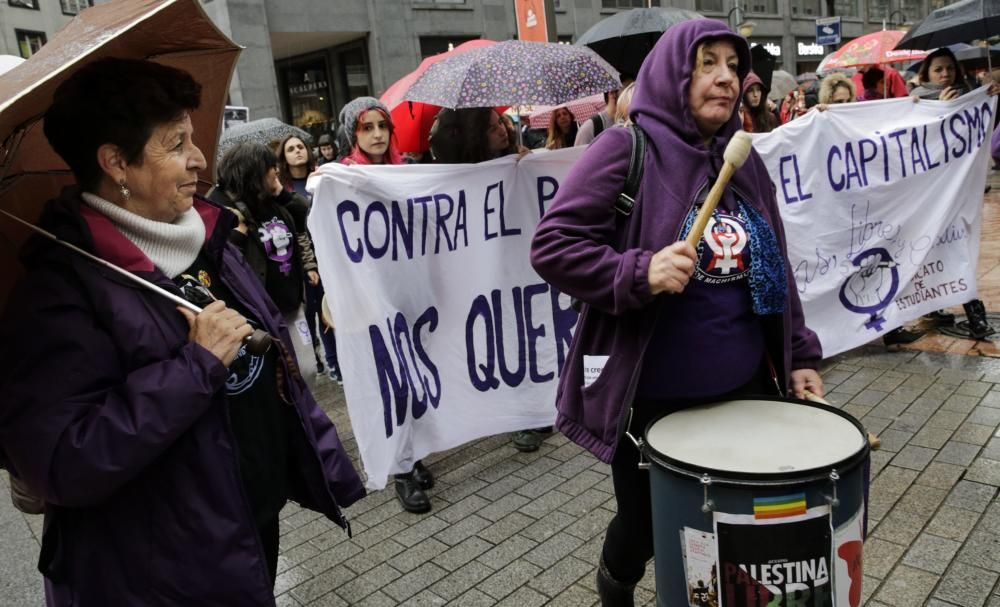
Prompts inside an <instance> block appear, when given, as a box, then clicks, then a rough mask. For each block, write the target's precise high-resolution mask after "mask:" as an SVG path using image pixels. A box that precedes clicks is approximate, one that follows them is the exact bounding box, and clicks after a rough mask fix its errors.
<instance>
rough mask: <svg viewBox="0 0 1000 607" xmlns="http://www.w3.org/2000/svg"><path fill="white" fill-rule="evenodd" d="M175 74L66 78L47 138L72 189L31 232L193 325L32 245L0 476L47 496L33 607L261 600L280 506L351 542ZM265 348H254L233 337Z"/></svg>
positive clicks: (1, 329) (146, 69)
mask: <svg viewBox="0 0 1000 607" xmlns="http://www.w3.org/2000/svg"><path fill="white" fill-rule="evenodd" d="M200 89H201V87H200V85H199V84H198V83H197V82H195V81H194V79H193V78H191V76H190V75H189V74H187V73H186V72H182V71H179V70H176V69H173V68H170V67H166V66H162V65H158V64H154V63H150V62H146V61H134V60H118V59H105V60H100V61H96V62H94V63H91V64H89V65H87V66H86V67H83V68H81V69H80V70H79V71H77V72H76V73H75V74H74V75H73V76H71V77H70V78H69V79H67V80H66V81H65V82H64V83H63V84H62V85H61V86H60V87H59V88H58V89H57V90H56V91H55V95H54V99H55V100H54V102H53V104H52V106H51V107H50V108H49V109H48V111H47V112H46V114H45V135H46V137H47V138H48V140H49V143H50V144H51V145H52V147H53V148H54V149H55V151H56V152H57V153H58V154H59V155H60V156H61V157H62V158H63V159H64V160H65V161H66V163H67V164H68V165H69V167H70V168H71V169H72V171H73V174H74V176H75V177H76V181H77V186H76V187H70V188H67V189H66V190H65V191H64V192H63V194H62V195H61V196H60V198H58V199H57V200H53V201H50V202H49V203H48V204H47V205H46V207H45V211H44V213H43V216H42V219H41V223H42V225H43V226H44V227H45V228H47V229H48V230H49V231H51V232H53V233H55V234H57V235H58V236H59V237H60V238H62V239H63V240H65V241H68V242H71V243H73V244H75V245H77V246H78V247H81V248H83V249H85V250H87V251H89V252H91V253H93V254H95V255H97V256H98V257H101V258H103V259H105V260H107V261H109V262H112V263H114V264H117V265H118V266H121V267H124V268H125V269H126V270H129V271H131V272H133V273H135V274H136V275H138V276H140V277H142V278H145V279H146V280H149V281H151V282H153V283H155V284H157V285H158V286H160V287H162V288H163V289H166V290H168V291H170V292H173V293H175V294H177V295H179V296H182V297H185V298H187V299H189V300H191V301H193V302H194V303H197V304H198V305H200V306H202V307H204V311H203V312H202V313H201V314H198V315H197V316H196V315H194V314H193V313H191V312H189V311H187V310H185V309H181V308H179V307H177V306H176V305H175V304H173V303H172V302H170V301H169V300H167V299H166V298H164V297H162V296H160V295H157V294H154V293H151V292H150V291H148V290H145V289H142V288H139V287H137V286H136V285H135V284H134V283H132V282H130V281H127V280H124V279H123V278H121V277H118V276H117V275H115V274H113V273H110V272H109V271H107V270H105V269H103V268H102V267H101V266H99V265H97V264H96V263H94V262H91V261H89V260H87V259H85V258H83V257H82V256H79V255H77V254H75V253H73V252H70V251H68V250H66V249H64V248H62V247H60V246H57V245H55V244H53V243H50V242H49V241H38V242H34V243H32V244H30V245H29V246H28V247H27V251H26V255H25V258H24V261H25V267H26V269H27V274H26V276H25V278H24V280H23V281H22V282H21V283H20V284H19V286H18V287H17V289H16V291H15V293H14V294H13V295H12V297H11V299H10V301H9V303H8V306H7V309H6V312H5V316H4V318H3V320H2V322H0V343H3V344H5V346H4V348H3V349H2V352H0V393H2V394H3V395H4V397H3V400H2V401H0V464H2V465H3V466H4V467H5V468H7V469H8V470H10V472H11V474H13V475H15V476H16V477H18V478H20V479H21V481H23V483H24V484H25V485H27V486H28V487H29V488H30V489H31V490H32V491H33V492H34V493H35V494H36V495H37V496H39V497H40V498H42V499H44V501H45V502H46V505H45V531H44V533H43V537H42V549H41V557H40V560H39V569H40V570H41V572H42V573H43V574H44V576H45V580H46V594H47V598H48V604H49V605H54V606H68V605H74V606H79V607H87V606H97V605H101V606H104V605H136V606H139V605H164V606H165V605H190V606H197V605H247V606H273V605H274V604H275V601H274V593H273V586H274V578H275V570H276V566H277V556H278V513H279V511H280V510H281V508H282V507H283V506H284V504H285V502H286V501H287V500H288V499H293V500H295V501H297V502H299V503H300V504H302V505H303V506H305V507H307V508H311V509H314V510H317V511H319V512H321V513H323V514H325V515H326V516H327V517H328V518H329V519H331V520H332V521H333V522H334V523H336V524H338V525H340V526H341V527H344V528H346V529H348V530H349V526H348V524H347V520H346V518H345V516H344V515H343V514H342V512H341V508H342V507H346V506H348V505H350V504H351V503H352V502H354V501H356V500H358V499H360V498H361V497H362V496H363V495H364V488H363V487H362V485H361V482H360V479H359V478H358V475H357V472H356V471H355V470H354V467H353V466H352V464H351V461H350V459H349V458H348V457H347V455H346V454H345V452H344V449H343V446H342V445H341V443H340V439H339V438H338V437H337V431H336V429H335V428H334V426H333V424H332V423H331V422H330V420H329V418H327V417H326V415H325V414H324V413H323V411H322V410H320V409H319V407H318V406H317V404H316V402H315V401H314V400H313V398H312V396H311V395H310V394H309V392H308V390H307V389H306V387H305V384H304V383H303V381H302V377H301V376H300V375H299V373H298V368H297V365H296V362H295V360H294V357H293V356H292V355H291V354H289V352H291V351H292V349H291V345H290V341H289V335H288V332H287V330H286V327H285V326H284V324H283V323H282V321H281V316H280V314H279V312H278V310H277V308H276V307H275V306H274V304H273V303H272V301H271V300H270V298H268V296H267V294H266V293H265V292H264V290H263V288H262V286H261V284H260V282H259V281H258V280H257V278H256V276H255V275H254V274H253V273H252V271H251V270H250V268H249V267H248V266H247V265H246V263H245V262H244V261H243V258H242V256H240V255H239V253H238V252H237V251H236V249H235V248H234V247H233V246H232V245H230V244H229V243H228V237H229V233H230V231H231V230H232V229H233V226H234V225H235V223H236V218H235V216H234V215H233V214H232V213H230V212H227V211H225V210H223V209H222V208H220V207H219V206H216V205H214V204H212V203H209V202H207V201H205V200H204V199H202V198H199V197H198V196H197V195H196V193H195V190H196V186H197V182H198V173H199V171H202V170H203V169H205V166H206V163H205V158H204V156H203V155H202V153H201V151H200V150H199V149H198V148H197V146H195V144H194V142H193V141H192V133H193V129H192V125H191V117H190V112H193V111H194V110H195V109H196V108H197V107H198V104H199V97H200ZM255 328H260V329H262V330H264V331H266V332H267V333H269V334H271V335H272V336H275V337H274V339H275V343H274V346H273V347H271V348H270V350H269V351H268V352H266V353H265V354H255V353H251V352H248V351H247V349H246V348H244V347H243V344H242V340H243V338H245V337H246V336H247V335H249V334H250V333H251V332H252V331H253V330H254V329H255Z"/></svg>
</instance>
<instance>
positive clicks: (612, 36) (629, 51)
mask: <svg viewBox="0 0 1000 607" xmlns="http://www.w3.org/2000/svg"><path fill="white" fill-rule="evenodd" d="M704 18H705V17H704V16H702V15H701V14H699V13H696V12H694V11H689V10H684V9H679V8H672V7H663V8H633V9H632V10H628V11H622V12H620V13H615V14H614V15H612V16H610V17H608V18H607V19H602V20H601V21H598V22H597V23H595V24H594V26H593V27H591V28H590V29H589V30H587V31H586V32H584V33H583V35H582V36H580V38H579V39H578V40H577V41H576V44H578V45H581V46H587V47H590V48H592V49H593V50H594V52H596V53H597V54H598V55H600V56H601V57H603V58H604V60H605V61H607V62H608V63H610V64H611V65H613V66H614V67H615V69H617V70H618V71H619V72H621V73H623V74H626V75H629V76H632V77H633V78H634V77H635V75H636V74H638V73H639V68H640V67H641V66H642V62H643V60H644V59H645V58H646V55H648V54H649V51H650V50H652V48H653V45H655V44H656V41H657V40H659V39H660V36H661V35H662V34H663V32H665V31H667V29H669V28H670V26H672V25H674V24H675V23H680V22H681V21H688V20H689V19H704Z"/></svg>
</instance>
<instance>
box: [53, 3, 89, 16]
mask: <svg viewBox="0 0 1000 607" xmlns="http://www.w3.org/2000/svg"><path fill="white" fill-rule="evenodd" d="M59 5H60V6H61V7H62V14H64V15H79V14H80V11H82V10H83V9H85V8H87V7H90V6H93V5H94V2H93V0H59Z"/></svg>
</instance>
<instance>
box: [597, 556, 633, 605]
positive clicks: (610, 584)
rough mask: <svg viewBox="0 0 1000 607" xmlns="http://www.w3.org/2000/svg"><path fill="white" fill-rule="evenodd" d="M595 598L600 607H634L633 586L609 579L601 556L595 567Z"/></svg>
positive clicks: (609, 576)
mask: <svg viewBox="0 0 1000 607" xmlns="http://www.w3.org/2000/svg"><path fill="white" fill-rule="evenodd" d="M597 596H599V597H600V598H601V607H635V584H632V585H626V584H623V583H621V582H619V581H618V580H616V579H615V578H613V577H611V572H610V571H608V567H607V565H605V564H604V555H603V554H602V555H601V563H600V565H598V566H597Z"/></svg>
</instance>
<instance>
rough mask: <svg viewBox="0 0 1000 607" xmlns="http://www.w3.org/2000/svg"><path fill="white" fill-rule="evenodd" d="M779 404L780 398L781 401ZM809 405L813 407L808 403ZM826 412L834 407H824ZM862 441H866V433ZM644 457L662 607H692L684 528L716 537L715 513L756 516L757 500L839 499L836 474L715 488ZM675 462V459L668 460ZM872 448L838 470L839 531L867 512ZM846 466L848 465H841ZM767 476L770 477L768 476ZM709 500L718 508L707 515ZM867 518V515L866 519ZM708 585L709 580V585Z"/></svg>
mask: <svg viewBox="0 0 1000 607" xmlns="http://www.w3.org/2000/svg"><path fill="white" fill-rule="evenodd" d="M775 400H776V399H775ZM805 406H813V405H812V404H808V403H807V404H805ZM821 408H824V409H830V410H831V411H836V410H834V409H832V408H828V407H821ZM836 413H837V414H838V415H841V416H844V417H847V418H848V419H851V420H852V421H853V422H854V424H855V425H856V426H857V427H858V429H859V432H862V430H861V426H860V424H858V423H857V421H856V420H853V418H851V417H850V416H848V415H847V414H845V413H843V412H841V411H836ZM662 417H664V416H660V417H658V418H656V419H654V420H653V421H651V422H650V424H649V426H648V427H647V432H646V436H648V428H649V427H651V426H652V425H653V424H655V423H656V422H657V421H659V420H660V419H662ZM862 436H864V434H863V432H862ZM643 453H644V455H645V456H646V458H647V459H649V460H650V462H651V465H650V468H649V478H650V494H651V499H652V515H653V548H654V553H655V555H656V556H655V559H654V562H655V569H656V595H657V605H658V606H659V607H688V606H689V605H690V603H689V597H688V586H687V579H686V568H685V562H684V555H683V549H682V540H681V531H682V529H683V528H684V527H689V528H692V529H697V530H700V531H704V532H706V533H714V525H713V511H714V512H725V513H729V514H747V515H752V514H753V513H754V498H755V497H756V498H761V497H778V496H785V495H789V494H798V493H804V494H805V496H806V506H807V508H814V507H817V506H825V505H827V504H828V503H830V500H831V499H832V498H833V495H834V483H833V481H831V480H830V478H829V472H832V471H833V470H834V469H835V466H834V465H831V467H830V469H829V470H827V471H825V472H823V471H819V470H810V471H802V472H800V473H798V474H795V473H789V474H787V475H783V476H787V478H783V479H782V478H773V477H772V478H766V479H761V480H754V478H752V477H753V475H738V476H739V477H738V478H727V477H725V476H724V473H717V474H715V475H713V474H708V477H709V478H710V479H711V483H710V484H708V485H705V484H703V483H702V480H701V479H702V478H703V477H704V476H705V474H706V471H704V470H699V469H694V467H692V468H691V469H685V467H684V466H683V464H680V463H678V462H676V461H672V460H671V461H665V458H664V456H663V454H661V453H658V452H657V451H656V450H655V449H653V448H651V447H649V445H644V448H643ZM667 459H669V458H667ZM868 460H869V450H868V446H867V443H866V444H865V446H864V448H863V450H862V452H859V453H857V454H856V455H855V456H852V457H851V458H850V461H849V462H848V463H847V464H846V467H844V468H843V469H841V468H837V469H836V475H837V476H838V477H839V479H838V480H837V481H836V499H837V505H836V506H834V507H833V508H832V512H833V525H834V529H839V528H840V527H841V526H843V525H844V524H846V523H848V522H849V521H850V520H851V519H852V518H853V517H854V516H855V515H857V514H858V513H859V511H863V510H864V507H865V494H866V486H867V484H868V479H867V470H868V468H869V465H868V464H869V461H868ZM837 463H839V464H843V463H844V462H837ZM762 476H765V475H762ZM706 487H707V498H708V500H710V501H711V506H712V509H711V510H709V511H708V512H704V511H703V506H704V505H705V500H706ZM865 515H866V513H865V512H862V516H865ZM706 581H707V580H706ZM836 604H837V605H849V604H850V603H849V602H848V601H847V597H843V598H841V597H838V598H837V603H836Z"/></svg>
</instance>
